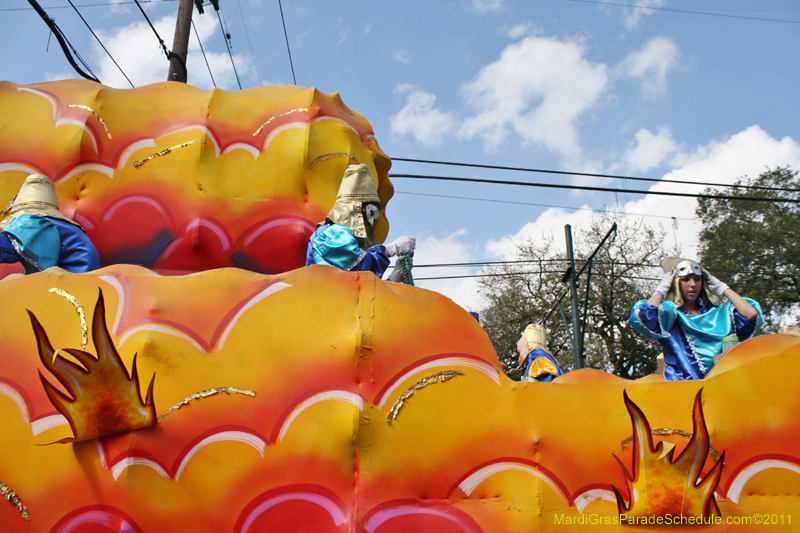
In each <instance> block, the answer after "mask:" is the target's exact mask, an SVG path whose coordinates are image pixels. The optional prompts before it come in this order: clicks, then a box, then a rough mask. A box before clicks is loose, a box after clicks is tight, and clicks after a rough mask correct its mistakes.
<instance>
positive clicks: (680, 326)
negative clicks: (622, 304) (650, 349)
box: [628, 257, 764, 381]
mask: <svg viewBox="0 0 800 533" xmlns="http://www.w3.org/2000/svg"><path fill="white" fill-rule="evenodd" d="M661 268H662V269H663V270H664V272H666V274H665V275H664V278H663V279H662V280H661V283H660V284H659V285H658V288H656V291H655V292H654V293H653V296H651V297H650V299H649V300H640V301H639V302H636V304H634V306H633V310H632V311H631V317H630V318H629V319H628V323H629V324H630V325H631V326H632V327H633V329H634V330H636V331H637V332H638V333H640V334H642V335H644V336H645V337H648V338H651V339H655V340H657V341H658V342H659V343H660V344H661V349H662V350H663V352H664V362H665V363H666V367H665V368H664V378H665V379H667V380H670V381H677V380H683V379H703V378H704V377H705V376H706V375H707V374H708V372H709V371H710V370H711V369H712V368H713V367H714V365H715V364H716V362H717V361H718V360H719V358H720V357H719V356H720V355H721V354H723V350H725V349H726V348H727V347H723V343H724V342H725V341H727V340H728V339H726V337H728V338H730V337H731V336H735V338H734V339H733V340H734V342H737V341H744V340H747V339H749V338H751V337H752V336H753V335H754V334H755V332H756V331H757V330H758V329H759V328H760V327H761V326H762V324H763V323H764V317H763V315H762V313H761V306H760V305H759V304H758V302H756V301H755V300H751V299H750V298H743V297H741V296H739V295H738V294H736V293H735V292H734V291H733V290H732V289H731V288H730V287H729V286H728V285H726V284H725V283H723V282H722V281H720V280H718V279H717V278H715V277H714V276H712V275H711V274H709V273H708V271H707V270H706V269H704V268H702V267H701V266H700V265H698V264H697V263H696V262H694V261H691V260H688V259H681V258H678V257H668V258H666V259H664V260H663V261H662V262H661ZM723 298H725V299H727V301H724V300H723Z"/></svg>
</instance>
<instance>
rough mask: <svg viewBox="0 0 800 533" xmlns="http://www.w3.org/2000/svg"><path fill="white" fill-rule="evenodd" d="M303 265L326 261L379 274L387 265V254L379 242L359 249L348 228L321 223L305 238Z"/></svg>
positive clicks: (330, 264) (343, 268) (352, 269)
mask: <svg viewBox="0 0 800 533" xmlns="http://www.w3.org/2000/svg"><path fill="white" fill-rule="evenodd" d="M307 265H328V266H332V267H336V268H338V269H340V270H344V271H346V272H350V271H370V272H373V273H374V274H375V275H376V276H378V277H379V278H380V277H383V273H384V272H386V269H387V268H389V258H388V257H387V256H386V247H385V246H383V245H382V244H376V245H375V246H372V247H371V248H368V249H367V250H366V251H365V250H362V249H361V248H359V246H358V242H357V241H356V237H355V235H353V231H352V230H351V229H350V228H348V227H347V226H342V225H340V224H323V225H321V226H319V227H318V228H317V229H316V230H315V231H314V233H313V234H311V238H310V239H309V240H308V251H307V252H306V266H307Z"/></svg>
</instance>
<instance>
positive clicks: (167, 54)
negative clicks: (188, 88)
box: [133, 0, 187, 83]
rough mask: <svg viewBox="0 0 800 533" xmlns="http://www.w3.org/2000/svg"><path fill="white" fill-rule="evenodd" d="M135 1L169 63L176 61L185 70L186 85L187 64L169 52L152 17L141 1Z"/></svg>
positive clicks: (184, 79) (184, 80)
mask: <svg viewBox="0 0 800 533" xmlns="http://www.w3.org/2000/svg"><path fill="white" fill-rule="evenodd" d="M133 1H134V2H135V3H136V5H137V7H138V8H139V11H141V12H142V15H144V19H145V20H146V21H147V23H148V24H149V25H150V29H151V30H153V33H155V34H156V38H157V39H158V42H159V44H160V45H161V49H162V50H163V51H164V55H165V56H167V61H169V62H170V63H172V60H173V59H176V60H177V62H178V64H179V65H180V66H181V67H182V68H183V82H184V83H186V77H187V76H186V74H187V73H186V62H185V61H184V60H183V58H182V57H181V56H179V55H178V54H176V53H175V52H172V51H171V50H167V45H166V44H164V39H162V38H161V36H160V35H159V34H158V32H157V31H156V28H155V26H153V23H152V22H150V17H148V16H147V13H145V12H144V9H143V8H142V6H141V5H140V4H139V0H133ZM142 1H143V2H144V0H142Z"/></svg>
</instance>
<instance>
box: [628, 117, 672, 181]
mask: <svg viewBox="0 0 800 533" xmlns="http://www.w3.org/2000/svg"><path fill="white" fill-rule="evenodd" d="M679 148H680V147H679V146H678V144H677V143H676V142H675V139H673V138H672V131H671V130H670V129H669V128H664V127H659V128H658V132H657V133H653V132H651V131H650V130H648V129H646V128H641V129H640V130H639V131H637V132H636V138H635V140H634V142H633V143H632V145H631V147H630V148H628V150H627V151H626V152H625V154H624V155H623V156H622V159H623V161H624V163H625V166H626V168H629V169H630V170H631V171H633V172H647V171H648V170H650V169H652V168H656V167H658V166H659V165H661V163H662V162H663V161H664V160H665V159H666V158H667V157H668V156H670V155H672V154H675V153H676V152H677V151H678V150H679Z"/></svg>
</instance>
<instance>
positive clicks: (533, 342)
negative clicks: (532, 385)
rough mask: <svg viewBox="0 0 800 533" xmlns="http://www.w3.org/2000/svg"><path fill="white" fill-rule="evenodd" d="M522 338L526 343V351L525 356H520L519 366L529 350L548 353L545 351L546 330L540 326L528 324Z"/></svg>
mask: <svg viewBox="0 0 800 533" xmlns="http://www.w3.org/2000/svg"><path fill="white" fill-rule="evenodd" d="M522 336H523V338H524V339H525V341H526V342H527V343H528V351H527V352H525V355H520V363H519V366H522V365H523V364H524V362H525V360H526V358H527V357H528V353H530V352H531V350H536V349H539V350H544V351H545V352H547V353H550V352H549V351H548V349H547V329H545V327H544V326H543V325H541V324H528V327H526V328H525V331H523V332H522Z"/></svg>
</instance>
